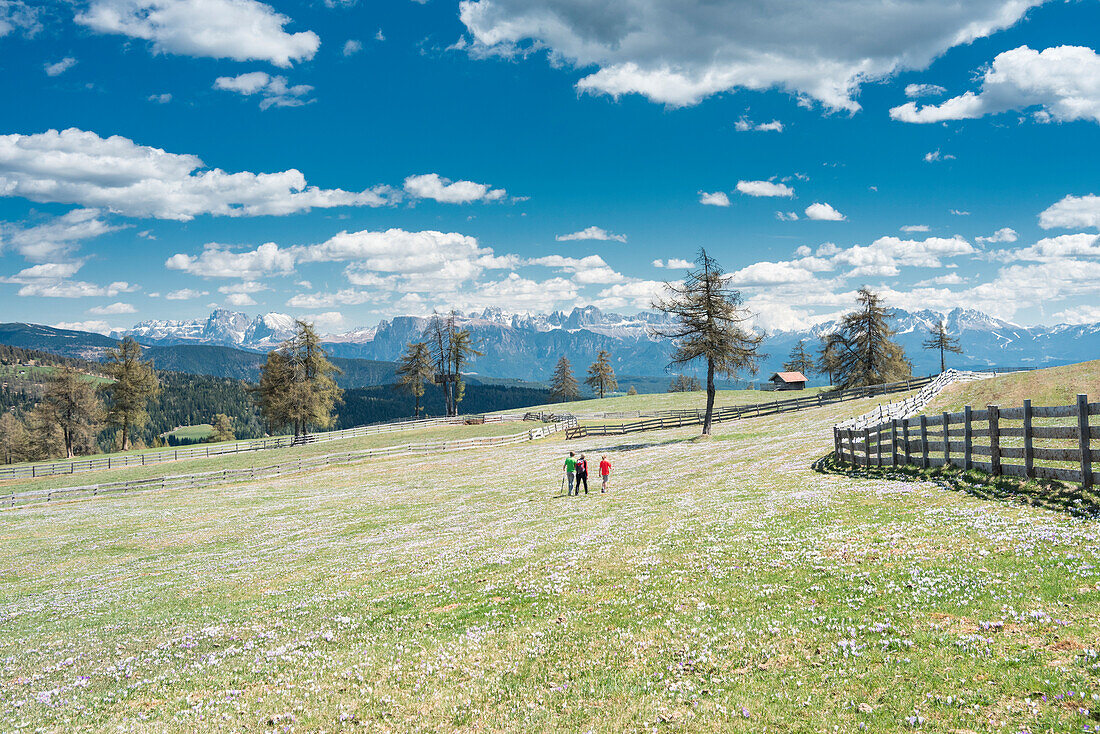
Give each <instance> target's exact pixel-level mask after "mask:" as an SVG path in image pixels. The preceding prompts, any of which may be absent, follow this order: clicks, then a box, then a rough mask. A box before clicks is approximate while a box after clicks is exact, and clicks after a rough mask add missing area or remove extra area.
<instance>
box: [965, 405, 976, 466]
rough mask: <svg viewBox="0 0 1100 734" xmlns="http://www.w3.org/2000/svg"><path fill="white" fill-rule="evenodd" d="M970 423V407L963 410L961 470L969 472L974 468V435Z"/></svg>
mask: <svg viewBox="0 0 1100 734" xmlns="http://www.w3.org/2000/svg"><path fill="white" fill-rule="evenodd" d="M972 426H973V423H972V421H971V409H970V406H969V405H968V406H966V407H965V408H963V469H965V470H966V471H970V470H971V469H973V468H974V454H973V451H972V450H973V448H974V434H973V433H972V431H973V430H974V429H973V427H972Z"/></svg>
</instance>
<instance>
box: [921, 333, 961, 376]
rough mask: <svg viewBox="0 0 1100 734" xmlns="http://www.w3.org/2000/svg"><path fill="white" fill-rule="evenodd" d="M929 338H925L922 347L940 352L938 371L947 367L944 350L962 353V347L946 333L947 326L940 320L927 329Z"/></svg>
mask: <svg viewBox="0 0 1100 734" xmlns="http://www.w3.org/2000/svg"><path fill="white" fill-rule="evenodd" d="M928 333H929V335H930V338H929V339H927V340H926V341H925V342H924V343H923V344H921V346H922V347H924V348H925V349H931V350H936V351H939V353H940V372H944V371H945V370H946V369H947V363H946V360H945V359H944V352H952V353H953V354H962V353H963V350H962V347H960V346H959V340H958V339H956V338H954V337H952V336H950V335H948V333H947V326H946V325H945V324H944V323H943V322H942V321H940V322H938V323H937V324H936V325H935V326H933V327H932V328H931V329H929V330H928Z"/></svg>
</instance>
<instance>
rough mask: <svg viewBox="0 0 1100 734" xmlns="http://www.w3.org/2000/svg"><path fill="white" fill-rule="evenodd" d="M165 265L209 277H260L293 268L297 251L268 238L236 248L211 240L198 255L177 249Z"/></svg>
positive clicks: (282, 272) (170, 268)
mask: <svg viewBox="0 0 1100 734" xmlns="http://www.w3.org/2000/svg"><path fill="white" fill-rule="evenodd" d="M164 266H165V267H166V268H168V269H169V270H182V271H183V272H185V273H190V274H192V275H201V276H203V277H206V278H245V279H251V278H259V277H262V276H265V275H272V274H280V275H286V274H287V273H291V272H293V271H294V255H293V254H292V253H291V252H289V251H287V250H282V249H280V248H279V246H278V245H277V244H275V243H274V242H267V243H265V244H262V245H260V246H259V247H257V248H256V249H255V250H247V251H244V252H234V251H232V250H230V249H228V248H226V247H225V246H224V245H219V244H218V243H216V242H211V243H210V244H208V245H206V248H205V249H204V250H203V251H202V254H200V255H198V256H197V257H195V256H192V255H187V254H185V253H176V254H175V255H172V256H171V257H170V258H168V259H167V260H166V261H165V263H164Z"/></svg>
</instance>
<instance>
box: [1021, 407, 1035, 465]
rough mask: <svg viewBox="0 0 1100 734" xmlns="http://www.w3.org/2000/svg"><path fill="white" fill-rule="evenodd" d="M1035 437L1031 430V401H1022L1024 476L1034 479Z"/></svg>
mask: <svg viewBox="0 0 1100 734" xmlns="http://www.w3.org/2000/svg"><path fill="white" fill-rule="evenodd" d="M1034 439H1035V437H1034V436H1033V435H1032V430H1031V400H1025V401H1024V474H1025V475H1026V476H1027V478H1028V479H1034V478H1035V440H1034Z"/></svg>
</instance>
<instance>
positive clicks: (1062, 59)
mask: <svg viewBox="0 0 1100 734" xmlns="http://www.w3.org/2000/svg"><path fill="white" fill-rule="evenodd" d="M1029 108H1038V111H1037V112H1036V115H1035V117H1036V119H1037V120H1039V121H1040V122H1046V121H1048V120H1056V121H1058V122H1068V121H1071V120H1091V121H1093V122H1100V55H1098V54H1097V53H1096V52H1095V51H1093V50H1092V49H1091V48H1087V47H1084V46H1057V47H1055V48H1048V49H1046V50H1044V51H1036V50H1034V49H1031V48H1029V47H1027V46H1020V47H1019V48H1014V49H1012V50H1011V51H1005V52H1004V53H1000V54H998V55H997V56H996V58H994V59H993V64H992V65H991V66H990V67H989V68H988V69H986V71H985V74H984V76H983V78H982V88H981V91H980V92H966V93H965V94H962V95H960V96H958V97H952V98H951V99H949V100H947V101H945V102H943V103H942V104H938V105H925V106H924V107H918V106H917V103H916V102H907V103H905V104H903V105H901V106H899V107H895V108H893V109H891V110H890V117H892V118H894V119H895V120H901V121H902V122H915V123H929V122H942V121H944V120H969V119H974V118H977V117H982V116H983V115H992V114H997V113H1000V112H1008V111H1010V110H1026V109H1029Z"/></svg>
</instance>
